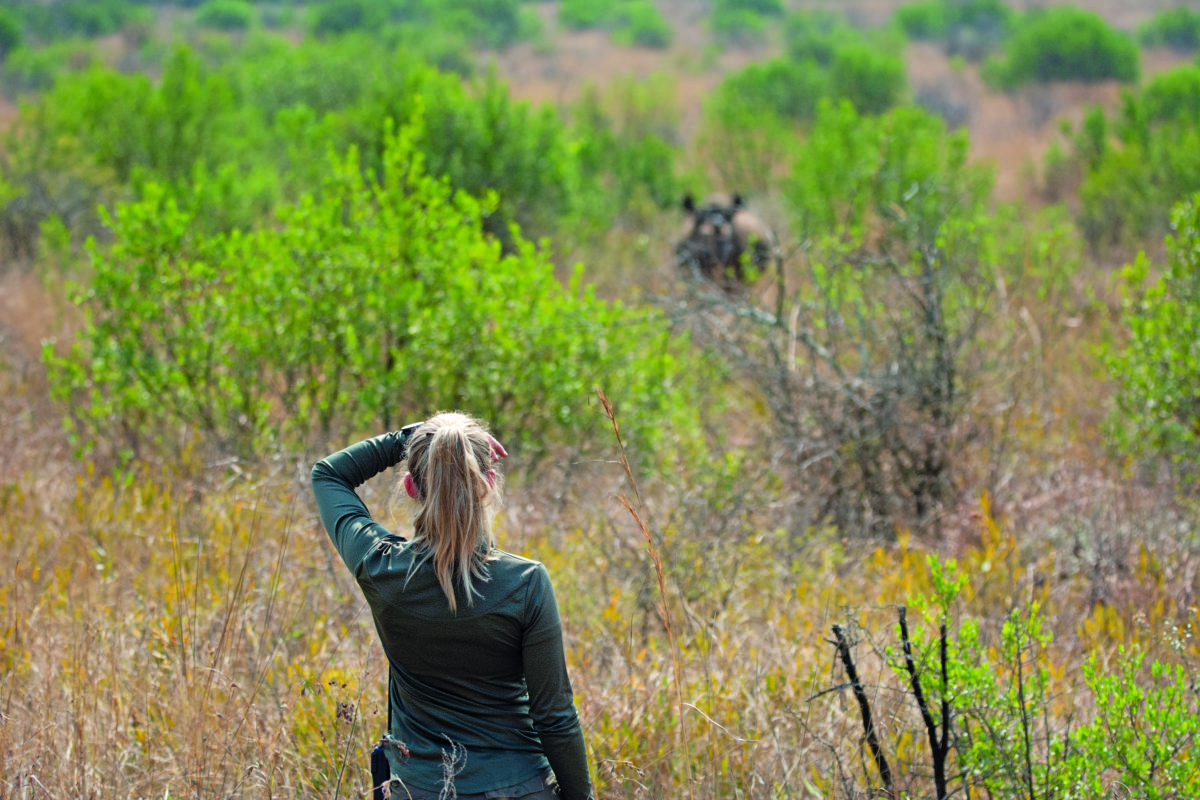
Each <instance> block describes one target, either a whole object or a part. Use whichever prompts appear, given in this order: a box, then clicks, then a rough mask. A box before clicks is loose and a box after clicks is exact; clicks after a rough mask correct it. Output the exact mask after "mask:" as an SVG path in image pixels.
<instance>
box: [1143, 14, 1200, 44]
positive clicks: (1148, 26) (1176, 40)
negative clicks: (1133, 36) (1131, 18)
mask: <svg viewBox="0 0 1200 800" xmlns="http://www.w3.org/2000/svg"><path fill="white" fill-rule="evenodd" d="M1138 36H1139V37H1140V39H1141V42H1142V44H1144V45H1146V46H1148V47H1171V48H1174V49H1176V50H1185V51H1190V50H1196V49H1197V48H1200V11H1195V10H1193V9H1190V8H1186V7H1183V6H1180V7H1179V8H1171V9H1167V10H1165V11H1160V12H1158V13H1157V14H1155V15H1154V16H1153V17H1151V19H1150V21H1149V22H1147V23H1145V24H1144V25H1142V27H1141V28H1139V29H1138Z"/></svg>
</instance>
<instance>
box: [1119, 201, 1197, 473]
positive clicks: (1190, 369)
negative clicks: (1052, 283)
mask: <svg viewBox="0 0 1200 800" xmlns="http://www.w3.org/2000/svg"><path fill="white" fill-rule="evenodd" d="M1166 244H1167V247H1166V264H1165V265H1152V264H1151V263H1150V260H1149V259H1148V258H1147V257H1146V256H1145V255H1144V254H1142V255H1139V257H1138V258H1137V259H1136V260H1135V261H1134V262H1133V263H1132V264H1131V265H1129V266H1128V267H1126V269H1125V271H1124V278H1125V283H1124V288H1123V292H1122V312H1121V320H1122V323H1123V325H1124V327H1125V328H1126V331H1127V333H1128V340H1127V342H1126V343H1124V344H1116V345H1110V346H1109V349H1108V350H1107V355H1106V363H1107V365H1108V369H1109V371H1110V373H1111V375H1112V377H1113V379H1114V380H1115V381H1116V382H1117V394H1116V408H1115V410H1114V412H1113V415H1112V417H1111V418H1110V423H1109V426H1108V429H1109V433H1110V436H1111V437H1112V441H1113V443H1114V444H1115V445H1116V447H1117V448H1119V449H1120V450H1121V451H1123V452H1125V453H1128V454H1131V455H1133V456H1136V457H1142V458H1165V459H1167V461H1168V463H1170V464H1171V465H1172V466H1173V467H1174V468H1175V469H1176V470H1178V471H1179V473H1180V474H1181V475H1183V476H1186V477H1187V478H1188V480H1189V481H1190V482H1193V483H1194V481H1195V480H1196V477H1197V473H1196V467H1197V466H1198V459H1197V453H1200V447H1198V445H1200V402H1197V394H1196V387H1197V386H1200V195H1194V196H1192V197H1191V198H1190V199H1188V200H1187V201H1185V202H1183V203H1181V204H1180V205H1178V206H1177V207H1176V208H1175V210H1174V212H1173V213H1172V216H1171V235H1170V236H1169V237H1167V240H1166ZM1156 266H1161V269H1162V272H1161V274H1159V275H1158V276H1157V277H1156V278H1154V279H1151V274H1152V273H1151V270H1152V268H1155V267H1156ZM1155 271H1157V269H1156V270H1155Z"/></svg>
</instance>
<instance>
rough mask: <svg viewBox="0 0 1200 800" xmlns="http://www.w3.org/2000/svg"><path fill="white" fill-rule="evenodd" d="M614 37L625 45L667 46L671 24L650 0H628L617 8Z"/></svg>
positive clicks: (669, 41)
mask: <svg viewBox="0 0 1200 800" xmlns="http://www.w3.org/2000/svg"><path fill="white" fill-rule="evenodd" d="M613 39H614V40H615V41H617V42H619V43H621V44H625V45H638V46H641V47H667V46H668V45H670V44H671V26H670V25H669V24H668V23H667V21H666V20H665V19H664V18H663V15H662V12H660V11H659V10H658V7H657V6H655V5H654V3H652V2H650V0H627V1H626V2H625V3H624V4H622V5H621V7H620V8H619V9H618V10H617V13H616V17H615V30H614V31H613Z"/></svg>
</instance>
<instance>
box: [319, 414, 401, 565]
mask: <svg viewBox="0 0 1200 800" xmlns="http://www.w3.org/2000/svg"><path fill="white" fill-rule="evenodd" d="M411 434H412V427H411V426H407V427H405V428H402V429H401V430H398V431H391V432H389V433H384V434H381V435H379V436H375V437H372V438H370V439H365V440H363V441H361V442H358V443H357V444H353V445H350V446H349V447H347V448H346V449H344V450H339V451H338V452H336V453H334V454H333V455H331V456H326V457H325V458H323V459H321V460H320V461H318V462H317V463H316V464H315V465H314V466H313V468H312V487H313V495H314V496H315V497H316V499H317V508H318V510H319V511H320V513H321V522H322V523H323V524H324V526H325V531H326V532H327V533H328V534H329V538H330V539H332V540H333V546H334V547H336V548H337V551H338V553H339V554H341V556H342V560H343V561H345V562H346V566H347V567H349V568H350V571H351V572H354V571H355V570H356V569H357V568H358V565H359V563H361V561H362V559H363V557H364V556H365V555H366V553H367V551H368V550H369V549H370V547H371V545H372V544H373V543H374V541H375V538H376V531H375V528H376V527H377V526H376V524H375V521H374V520H373V519H372V518H371V512H370V511H368V510H367V506H366V504H365V503H363V501H362V498H360V497H359V496H358V493H357V492H356V491H355V489H356V488H357V487H359V486H361V485H363V484H364V483H366V482H367V481H368V480H370V479H371V478H373V477H375V476H376V475H378V474H379V473H381V472H383V471H384V470H386V469H388V468H389V467H393V466H395V465H396V464H398V463H400V462H401V461H403V460H404V457H405V455H406V454H407V449H408V447H407V446H408V437H409V436H411Z"/></svg>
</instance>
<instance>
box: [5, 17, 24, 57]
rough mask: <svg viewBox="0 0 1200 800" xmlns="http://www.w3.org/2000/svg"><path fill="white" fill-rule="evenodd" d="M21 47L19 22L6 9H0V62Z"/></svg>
mask: <svg viewBox="0 0 1200 800" xmlns="http://www.w3.org/2000/svg"><path fill="white" fill-rule="evenodd" d="M20 46H21V21H20V19H19V18H18V17H17V15H16V14H15V13H14V12H13V11H12V10H11V9H7V8H0V61H3V60H4V59H5V58H6V57H7V56H8V54H9V53H11V52H12V51H13V50H16V49H17V48H18V47H20Z"/></svg>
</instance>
